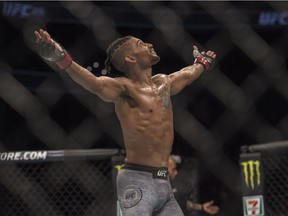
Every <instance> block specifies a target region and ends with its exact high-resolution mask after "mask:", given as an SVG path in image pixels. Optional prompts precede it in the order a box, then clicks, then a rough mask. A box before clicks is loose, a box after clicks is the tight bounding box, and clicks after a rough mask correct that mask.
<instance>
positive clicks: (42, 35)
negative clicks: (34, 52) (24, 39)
mask: <svg viewBox="0 0 288 216" xmlns="http://www.w3.org/2000/svg"><path fill="white" fill-rule="evenodd" d="M34 34H35V36H36V43H38V42H39V41H41V42H44V43H52V41H51V36H50V35H49V33H48V32H47V31H43V29H40V30H39V31H34Z"/></svg>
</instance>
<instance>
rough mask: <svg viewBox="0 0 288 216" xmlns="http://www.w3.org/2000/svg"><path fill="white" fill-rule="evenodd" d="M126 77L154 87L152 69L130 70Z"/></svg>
mask: <svg viewBox="0 0 288 216" xmlns="http://www.w3.org/2000/svg"><path fill="white" fill-rule="evenodd" d="M126 75H127V77H128V78H129V79H131V80H133V81H134V82H138V83H144V84H147V85H152V79H151V78H152V68H147V69H145V70H137V69H135V70H130V71H129V72H128V73H126Z"/></svg>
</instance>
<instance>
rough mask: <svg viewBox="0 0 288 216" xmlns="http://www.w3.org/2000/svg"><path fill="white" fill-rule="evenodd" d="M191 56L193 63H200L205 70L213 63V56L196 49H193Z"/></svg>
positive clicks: (210, 67) (211, 67)
mask: <svg viewBox="0 0 288 216" xmlns="http://www.w3.org/2000/svg"><path fill="white" fill-rule="evenodd" d="M193 56H194V58H195V60H194V64H196V63H198V64H202V65H203V67H204V69H205V70H212V69H213V68H214V65H215V58H213V57H211V56H208V55H206V54H205V53H200V52H199V51H198V50H195V49H194V50H193Z"/></svg>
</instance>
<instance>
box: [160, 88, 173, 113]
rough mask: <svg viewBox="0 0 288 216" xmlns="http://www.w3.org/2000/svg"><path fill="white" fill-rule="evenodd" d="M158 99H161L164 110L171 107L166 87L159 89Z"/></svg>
mask: <svg viewBox="0 0 288 216" xmlns="http://www.w3.org/2000/svg"><path fill="white" fill-rule="evenodd" d="M159 97H160V99H161V102H162V103H163V104H164V106H165V108H170V107H171V100H170V94H169V88H168V85H162V86H160V87H159Z"/></svg>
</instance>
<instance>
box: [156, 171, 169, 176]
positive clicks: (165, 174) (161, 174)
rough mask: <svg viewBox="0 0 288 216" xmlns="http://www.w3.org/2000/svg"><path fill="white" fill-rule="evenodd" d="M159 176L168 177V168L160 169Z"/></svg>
mask: <svg viewBox="0 0 288 216" xmlns="http://www.w3.org/2000/svg"><path fill="white" fill-rule="evenodd" d="M157 176H160V177H167V171H166V170H158V172H157Z"/></svg>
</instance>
